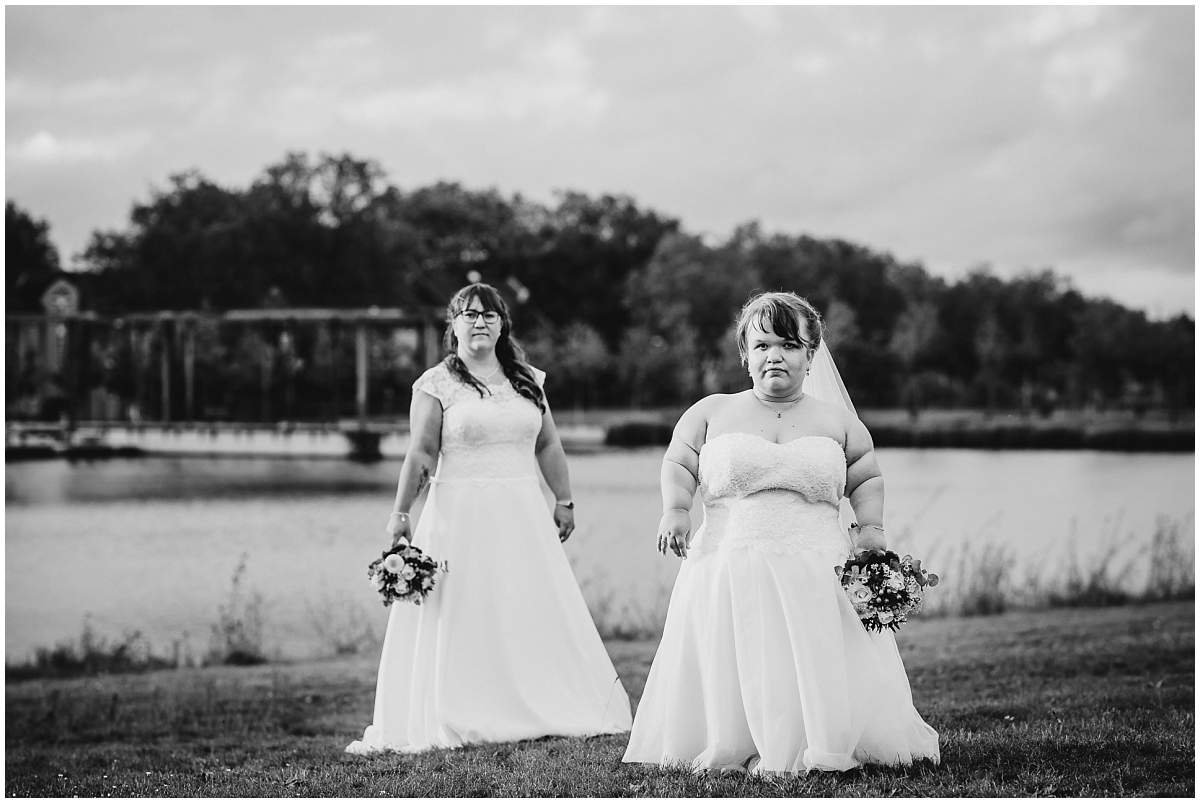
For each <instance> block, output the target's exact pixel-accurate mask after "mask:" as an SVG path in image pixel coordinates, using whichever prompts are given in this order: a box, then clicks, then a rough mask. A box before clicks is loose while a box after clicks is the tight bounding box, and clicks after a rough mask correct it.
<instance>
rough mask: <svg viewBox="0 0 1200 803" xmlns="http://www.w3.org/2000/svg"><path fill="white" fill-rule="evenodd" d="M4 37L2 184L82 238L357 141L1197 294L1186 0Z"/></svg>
mask: <svg viewBox="0 0 1200 803" xmlns="http://www.w3.org/2000/svg"><path fill="white" fill-rule="evenodd" d="M5 40H6V55H5V62H6V70H7V75H6V84H5V90H6V97H5V109H6V113H7V122H6V124H7V127H6V131H5V143H6V152H5V167H6V176H5V183H6V186H5V194H6V196H7V197H8V198H10V199H13V200H15V201H16V202H17V203H18V204H19V205H20V206H22V207H23V208H25V209H26V210H28V211H30V212H31V213H32V214H34V215H35V216H36V217H40V218H45V219H47V220H48V221H49V222H50V224H51V233H52V236H53V238H54V240H55V243H56V245H57V246H58V247H59V249H60V251H61V252H62V254H63V256H64V257H65V258H66V260H65V261H68V262H69V261H70V257H71V256H72V255H73V254H76V253H78V252H79V251H81V250H82V248H83V246H84V244H85V243H86V241H87V240H88V238H89V235H90V233H91V232H92V231H93V230H94V229H97V228H101V229H104V228H124V227H125V225H126V223H127V221H128V214H129V210H130V206H131V205H132V203H133V202H134V201H135V200H146V199H148V197H149V190H150V188H151V187H163V186H165V184H166V181H167V177H168V176H169V175H170V174H172V173H176V172H180V171H182V170H185V169H187V168H193V167H194V168H197V169H199V170H200V171H201V172H202V173H204V174H205V175H206V176H207V177H209V178H210V179H213V180H215V181H217V182H219V183H223V184H226V185H232V186H236V187H245V186H247V185H248V184H249V183H250V181H251V180H252V179H253V178H254V177H255V176H256V175H258V173H259V172H260V171H261V170H262V169H263V168H264V167H265V166H266V165H268V164H272V163H275V162H278V161H280V160H281V159H282V158H283V156H284V154H285V153H286V152H287V151H289V150H306V151H309V152H310V153H312V154H314V155H315V154H316V153H317V152H319V151H331V152H339V153H340V152H342V151H349V152H350V153H352V154H353V155H355V156H357V157H360V158H372V159H375V160H377V161H379V162H380V163H381V164H382V165H383V167H384V169H385V170H386V171H387V173H388V177H389V179H390V180H391V182H392V183H394V184H396V185H398V186H399V187H400V188H401V189H405V190H408V189H413V188H415V187H418V186H422V185H425V184H428V183H431V182H434V181H437V180H439V179H446V180H451V181H459V182H462V183H463V184H464V185H466V186H468V187H472V188H480V189H482V188H485V187H490V186H495V187H497V188H498V189H499V190H500V191H502V192H503V193H505V194H511V193H514V192H521V193H522V194H524V195H526V196H528V197H531V198H534V199H537V200H541V201H545V202H550V201H552V200H553V192H554V191H555V190H558V189H576V190H582V191H584V192H588V193H591V194H598V193H603V192H612V193H625V194H629V195H632V196H633V197H634V198H635V199H637V201H638V202H639V204H641V205H644V206H650V207H653V208H655V209H657V210H659V211H660V212H663V213H666V214H669V215H672V216H675V217H678V218H679V219H680V220H681V221H682V223H683V226H684V228H685V229H687V230H689V231H692V232H698V233H699V232H707V233H711V234H713V235H715V236H717V237H723V236H725V235H727V234H728V233H729V232H730V231H731V230H732V229H733V227H734V226H736V225H737V224H738V223H741V222H744V221H747V220H752V219H757V220H759V221H761V222H762V224H763V226H764V227H765V228H766V229H767V230H768V231H786V232H789V233H796V234H798V233H807V234H812V235H814V236H819V237H834V236H836V237H841V238H845V239H848V240H851V241H854V242H858V243H861V244H863V245H866V246H868V247H870V248H872V249H876V250H880V251H888V252H891V253H892V254H894V255H895V256H896V257H897V258H899V259H902V260H906V261H920V262H922V263H924V264H925V266H926V267H927V268H928V269H930V270H931V271H933V272H935V273H938V274H940V275H943V276H946V277H947V278H955V277H958V276H961V275H962V274H963V273H964V272H965V271H966V270H968V269H969V268H971V267H972V266H975V265H978V264H980V263H984V262H986V263H990V264H991V265H992V266H993V267H994V269H995V270H996V271H997V272H998V273H1000V274H1002V275H1006V276H1007V275H1011V274H1013V273H1014V272H1017V271H1019V270H1022V269H1027V268H1041V267H1053V268H1054V269H1056V270H1057V271H1059V272H1061V273H1065V274H1067V275H1069V276H1070V277H1071V278H1072V280H1073V281H1074V283H1075V285H1076V286H1077V287H1079V288H1080V289H1081V290H1082V291H1084V292H1085V293H1088V294H1089V295H1108V296H1112V297H1114V298H1116V299H1118V300H1120V301H1121V302H1123V303H1125V304H1127V305H1129V306H1134V307H1141V308H1144V309H1146V310H1147V311H1149V312H1150V313H1151V314H1152V315H1155V316H1164V315H1170V314H1174V313H1177V312H1179V311H1187V312H1189V313H1194V300H1195V290H1194V283H1195V259H1194V245H1195V234H1194V222H1195V186H1194V182H1195V167H1194V153H1195V150H1194V147H1195V145H1194V143H1195V72H1194V9H1193V8H1192V7H1191V6H1175V7H1167V8H1161V7H1160V8H1149V7H1090V6H1058V7H1036V8H1031V7H1011V8H1006V7H978V8H973V7H966V8H950V7H916V8H906V7H882V8H881V7H872V8H868V7H857V8H855V7H833V8H822V7H739V8H729V7H666V8H662V7H660V8H638V7H603V8H588V7H534V8H505V7H488V8H449V7H433V8H428V7H427V8H419V7H360V8H356V9H349V10H345V9H331V8H317V7H297V6H291V7H288V6H276V7H260V8H253V9H252V8H237V7H209V8H172V7H158V8H156V7H123V8H117V7H58V8H51V7H33V6H30V7H14V6H8V7H6V9H5ZM797 289H800V290H801V291H802V290H803V289H802V288H797Z"/></svg>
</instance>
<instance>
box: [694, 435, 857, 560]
mask: <svg viewBox="0 0 1200 803" xmlns="http://www.w3.org/2000/svg"><path fill="white" fill-rule="evenodd" d="M845 488H846V456H845V453H844V452H843V451H842V447H841V444H839V443H838V442H837V441H835V440H834V439H832V438H829V437H825V436H805V437H802V438H799V439H797V440H793V441H788V442H787V443H782V444H780V443H774V442H772V441H768V440H766V439H765V438H760V437H759V436H757V435H752V434H749V433H740V432H735V433H727V434H724V435H718V436H717V437H715V438H713V439H712V440H710V441H708V442H707V443H705V444H704V446H703V447H702V448H701V450H700V495H701V499H702V500H703V502H704V524H703V526H701V527H700V529H699V530H698V531H697V533H696V536H695V538H694V539H693V541H692V545H691V550H692V551H694V552H698V553H705V552H713V551H716V550H726V549H736V548H746V549H757V550H761V551H767V552H799V551H804V550H815V551H819V552H821V553H822V554H823V557H824V556H825V553H828V556H829V557H831V558H832V559H833V560H834V561H835V562H836V561H838V560H840V559H843V558H845V553H846V549H847V547H848V545H849V541H848V538H847V536H846V534H845V532H844V531H843V530H842V527H841V522H840V519H839V518H838V504H839V503H840V501H841V498H842V494H843V493H844V492H845ZM832 565H833V563H830V566H832Z"/></svg>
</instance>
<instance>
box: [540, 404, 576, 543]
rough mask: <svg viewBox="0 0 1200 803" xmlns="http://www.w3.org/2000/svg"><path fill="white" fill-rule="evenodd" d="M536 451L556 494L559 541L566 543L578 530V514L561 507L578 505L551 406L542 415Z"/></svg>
mask: <svg viewBox="0 0 1200 803" xmlns="http://www.w3.org/2000/svg"><path fill="white" fill-rule="evenodd" d="M534 450H535V453H536V455H537V461H538V467H539V468H540V469H541V470H542V476H543V477H545V478H546V484H547V485H549V486H550V492H551V493H553V494H554V523H555V524H556V525H557V526H558V540H559V541H566V540H567V539H568V538H570V537H571V533H572V532H574V530H575V510H574V508H571V507H567V506H566V505H565V504H560V503H565V502H573V501H574V500H573V499H572V497H571V475H570V473H569V472H568V471H567V454H566V452H564V451H563V445H562V439H561V438H559V437H558V427H556V426H555V425H554V416H553V415H551V414H550V407H549V405H547V406H546V412H544V413H542V429H541V432H539V433H538V438H537V444H536V445H535V446H534Z"/></svg>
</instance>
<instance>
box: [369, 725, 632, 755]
mask: <svg viewBox="0 0 1200 803" xmlns="http://www.w3.org/2000/svg"><path fill="white" fill-rule="evenodd" d="M629 730H630V729H629V728H628V727H618V728H613V729H612V730H602V731H575V732H564V733H536V734H530V735H529V736H520V737H517V738H516V739H476V740H473V741H465V742H457V743H454V744H450V743H446V744H426V745H422V746H414V745H411V744H401V743H398V742H382V741H374V740H367V739H365V738H364V739H356V740H355V741H353V742H351V743H350V744H348V745H346V749H345V752H346V753H350V754H351V755H356V756H370V755H379V754H383V753H406V754H415V753H426V752H428V751H430V750H461V749H462V748H464V747H477V746H479V745H488V744H514V743H516V742H529V741H533V740H535V739H546V738H551V739H555V738H561V739H589V738H592V737H594V736H616V735H618V734H622V733H629Z"/></svg>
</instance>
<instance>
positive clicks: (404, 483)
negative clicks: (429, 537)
mask: <svg viewBox="0 0 1200 803" xmlns="http://www.w3.org/2000/svg"><path fill="white" fill-rule="evenodd" d="M408 420H409V434H410V437H409V444H408V454H406V455H405V456H404V465H403V466H401V468H400V479H399V481H398V482H397V483H396V501H395V503H394V504H393V505H392V516H391V517H390V518H389V519H388V528H387V530H388V534H389V535H391V536H392V543H393V544H395V543H396V542H398V541H399V540H400V539H401V538H403V539H404V540H406V541H407V540H410V539H411V537H412V526H411V523H410V522H409V520H408V509H409V508H410V507H412V505H413V502H415V501H416V500H417V497H418V496H420V495H421V492H422V491H424V490H425V488H426V487H427V486H428V485H429V481H430V480H431V479H432V478H433V472H434V470H435V469H436V468H437V455H438V450H439V449H440V448H441V444H442V405H441V403H440V402H439V401H438V400H437V399H435V398H434V397H433V396H430V395H429V394H428V393H426V392H424V391H422V390H415V391H413V397H412V404H411V405H410V406H409V411H408Z"/></svg>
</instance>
